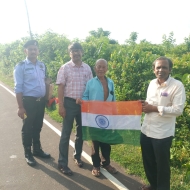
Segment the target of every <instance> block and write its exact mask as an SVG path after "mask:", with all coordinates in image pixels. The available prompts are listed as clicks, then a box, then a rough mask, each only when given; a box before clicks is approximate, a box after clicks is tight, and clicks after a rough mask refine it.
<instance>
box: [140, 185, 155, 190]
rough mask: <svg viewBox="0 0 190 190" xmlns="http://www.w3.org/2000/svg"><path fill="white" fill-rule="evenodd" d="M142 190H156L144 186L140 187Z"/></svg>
mask: <svg viewBox="0 0 190 190" xmlns="http://www.w3.org/2000/svg"><path fill="white" fill-rule="evenodd" d="M140 190H155V189H153V188H152V187H151V186H150V185H143V186H142V187H140Z"/></svg>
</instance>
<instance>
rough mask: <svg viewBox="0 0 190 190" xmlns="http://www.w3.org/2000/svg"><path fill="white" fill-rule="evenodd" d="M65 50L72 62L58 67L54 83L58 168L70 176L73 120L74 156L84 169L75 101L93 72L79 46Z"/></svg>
mask: <svg viewBox="0 0 190 190" xmlns="http://www.w3.org/2000/svg"><path fill="white" fill-rule="evenodd" d="M68 51H69V54H70V57H71V60H70V61H69V62H67V63H65V64H64V65H62V66H61V68H60V69H59V71H58V75H57V81H56V84H57V85H58V99H59V114H60V116H61V117H63V128H62V134H61V138H60V143H59V159H58V169H59V171H60V172H61V173H63V174H66V175H72V174H73V172H72V171H71V170H70V168H69V167H68V150H69V139H70V134H71V131H72V128H73V122H74V119H75V121H76V138H75V151H74V155H73V157H74V161H75V164H76V165H77V166H78V167H82V166H83V162H82V161H81V153H82V145H83V140H82V122H81V107H80V105H79V104H76V99H77V98H82V95H83V92H84V90H85V87H86V83H87V81H88V80H89V79H91V78H92V71H91V69H90V67H89V66H88V65H87V64H86V63H84V62H82V54H83V49H82V46H81V45H80V44H79V43H77V42H75V43H72V44H71V45H70V46H69V47H68Z"/></svg>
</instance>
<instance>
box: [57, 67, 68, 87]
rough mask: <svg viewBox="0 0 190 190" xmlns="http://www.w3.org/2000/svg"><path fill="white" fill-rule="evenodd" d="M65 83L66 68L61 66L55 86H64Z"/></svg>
mask: <svg viewBox="0 0 190 190" xmlns="http://www.w3.org/2000/svg"><path fill="white" fill-rule="evenodd" d="M65 83H66V67H65V65H63V66H61V68H60V69H59V71H58V73H57V80H56V84H63V85H65Z"/></svg>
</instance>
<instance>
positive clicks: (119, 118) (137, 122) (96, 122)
mask: <svg viewBox="0 0 190 190" xmlns="http://www.w3.org/2000/svg"><path fill="white" fill-rule="evenodd" d="M101 121H102V122H101ZM101 124H102V125H101ZM82 126H87V127H95V128H105V129H116V130H117V129H133V130H140V128H141V115H97V114H92V113H86V112H82Z"/></svg>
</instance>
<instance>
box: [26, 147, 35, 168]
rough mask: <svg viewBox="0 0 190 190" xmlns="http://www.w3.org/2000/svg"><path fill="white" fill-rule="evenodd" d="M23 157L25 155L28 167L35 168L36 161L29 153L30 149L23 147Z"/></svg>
mask: <svg viewBox="0 0 190 190" xmlns="http://www.w3.org/2000/svg"><path fill="white" fill-rule="evenodd" d="M24 155H25V160H26V163H27V164H28V165H29V166H35V165H36V160H35V159H34V157H33V155H32V153H31V147H24Z"/></svg>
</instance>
